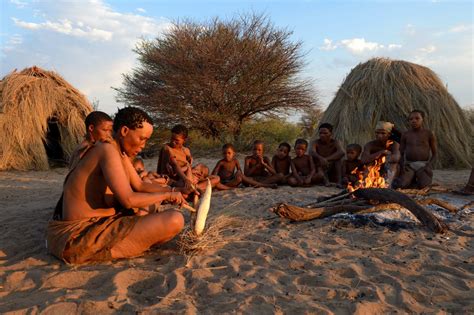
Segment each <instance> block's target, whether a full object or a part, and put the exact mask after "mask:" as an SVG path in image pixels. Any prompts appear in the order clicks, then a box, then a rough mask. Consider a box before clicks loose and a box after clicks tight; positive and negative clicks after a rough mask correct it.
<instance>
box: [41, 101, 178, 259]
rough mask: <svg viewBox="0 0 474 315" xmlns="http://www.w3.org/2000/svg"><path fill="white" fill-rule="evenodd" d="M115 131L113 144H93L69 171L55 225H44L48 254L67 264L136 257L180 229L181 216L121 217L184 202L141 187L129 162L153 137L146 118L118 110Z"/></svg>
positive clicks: (135, 110) (155, 188) (130, 109)
mask: <svg viewBox="0 0 474 315" xmlns="http://www.w3.org/2000/svg"><path fill="white" fill-rule="evenodd" d="M113 130H114V139H113V141H111V142H110V143H105V142H98V143H96V144H94V146H92V147H91V148H90V149H89V150H87V152H85V153H84V154H83V156H82V158H81V160H80V161H79V162H78V163H77V165H76V167H75V168H74V169H73V170H71V171H70V173H69V174H68V176H67V177H66V180H65V182H64V192H63V197H62V198H61V199H62V200H61V202H59V203H58V206H57V209H56V212H55V219H53V220H51V221H50V222H49V223H48V227H47V247H48V251H49V252H50V253H52V254H53V255H55V256H56V257H58V258H60V259H61V260H63V261H65V262H66V263H71V264H81V263H88V262H93V261H102V260H110V259H115V258H126V257H134V256H138V255H140V254H142V253H143V252H144V251H146V250H147V249H149V248H150V247H151V246H152V245H155V244H161V243H165V242H167V241H169V240H170V239H172V238H173V237H174V236H175V235H176V234H178V233H179V232H180V231H181V229H182V228H183V225H184V219H183V215H182V214H181V213H180V212H179V211H175V210H169V211H165V212H161V213H153V214H149V215H145V216H137V215H135V214H134V213H133V211H131V210H128V213H127V211H123V210H124V209H132V208H140V207H146V206H148V205H150V204H155V203H159V202H161V201H164V200H168V201H170V202H173V203H176V204H183V203H185V202H186V201H185V200H184V198H183V196H182V195H181V193H180V192H175V191H171V188H170V187H163V186H160V185H152V184H147V183H144V182H143V181H142V180H141V179H140V177H139V176H138V175H137V173H136V172H135V170H134V169H133V166H132V163H131V161H130V157H132V156H136V155H137V154H138V153H139V152H140V151H141V150H142V149H143V147H144V146H145V143H146V141H147V140H148V139H149V138H150V136H151V134H152V131H153V126H152V120H151V118H150V117H149V116H148V115H147V114H146V113H145V112H143V111H142V110H140V109H138V108H133V107H126V108H123V109H120V110H119V111H118V113H117V114H116V116H115V119H114V124H113ZM108 191H110V192H111V193H108Z"/></svg>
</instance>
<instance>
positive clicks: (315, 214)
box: [270, 203, 368, 221]
mask: <svg viewBox="0 0 474 315" xmlns="http://www.w3.org/2000/svg"><path fill="white" fill-rule="evenodd" d="M367 208H368V207H367V206H354V205H340V206H334V207H321V208H302V207H298V206H292V205H289V204H285V203H281V204H279V205H277V206H276V207H273V208H271V209H270V210H271V211H273V212H274V213H276V214H277V215H279V216H280V217H283V218H287V219H290V220H291V221H308V220H313V219H322V218H326V217H329V216H332V215H335V214H337V213H342V212H348V213H353V212H356V211H360V210H363V209H367Z"/></svg>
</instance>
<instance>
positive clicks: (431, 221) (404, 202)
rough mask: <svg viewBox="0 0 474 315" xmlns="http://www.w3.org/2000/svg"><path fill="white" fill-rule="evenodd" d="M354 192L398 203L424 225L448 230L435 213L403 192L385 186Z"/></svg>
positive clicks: (372, 198) (360, 195)
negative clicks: (384, 187)
mask: <svg viewBox="0 0 474 315" xmlns="http://www.w3.org/2000/svg"><path fill="white" fill-rule="evenodd" d="M353 194H354V196H356V197H357V198H363V199H368V200H378V201H381V202H391V203H397V204H399V205H401V206H403V207H404V208H406V209H407V210H409V211H410V212H411V213H413V214H414V215H415V217H416V218H417V219H418V220H420V222H421V223H422V224H423V225H425V226H426V227H427V228H428V229H430V230H431V231H433V232H436V233H445V232H446V231H447V230H448V227H447V225H446V224H445V223H443V222H442V221H440V220H439V219H438V218H437V217H436V216H435V215H434V214H432V213H431V212H429V211H428V210H427V209H425V208H423V207H422V206H420V205H419V204H417V203H416V201H415V200H413V199H412V198H410V197H409V196H407V195H405V194H403V193H401V192H398V191H395V190H392V189H383V188H361V189H358V190H356V191H354V192H353Z"/></svg>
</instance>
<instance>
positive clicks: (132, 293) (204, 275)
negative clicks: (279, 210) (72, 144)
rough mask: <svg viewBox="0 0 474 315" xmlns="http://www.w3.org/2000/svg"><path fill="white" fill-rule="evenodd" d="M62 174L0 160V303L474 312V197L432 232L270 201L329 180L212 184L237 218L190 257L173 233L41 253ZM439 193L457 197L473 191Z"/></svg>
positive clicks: (453, 184)
mask: <svg viewBox="0 0 474 315" xmlns="http://www.w3.org/2000/svg"><path fill="white" fill-rule="evenodd" d="M201 161H202V162H205V163H208V165H210V166H213V165H214V163H215V161H212V160H201ZM198 162H199V161H198ZM155 163H156V161H153V160H148V161H146V164H147V165H148V166H149V167H151V168H154V164H155ZM65 174H66V169H54V170H51V171H48V172H0V209H1V210H0V211H1V214H2V216H1V218H0V227H1V232H2V233H1V235H0V313H15V314H37V313H44V314H53V313H54V314H70V313H71V314H72V313H85V314H89V313H90V314H108V313H122V312H123V313H135V312H140V313H144V314H148V313H160V314H162V313H165V314H166V313H176V312H179V313H190V314H193V313H211V314H213V313H230V312H237V313H252V314H266V313H290V312H291V313H296V314H300V313H338V314H339V313H354V312H356V313H360V314H366V313H379V314H380V313H385V312H390V313H394V312H401V313H421V312H424V313H473V312H474V293H473V292H474V291H473V288H474V258H473V257H474V242H473V240H474V239H473V237H474V218H473V215H472V213H473V210H474V209H472V208H471V209H467V210H464V211H463V212H462V213H459V214H457V215H455V216H449V215H446V216H445V218H446V221H447V222H448V224H449V226H450V228H451V231H450V232H448V233H447V234H446V235H434V234H433V233H430V232H428V231H427V230H425V229H423V228H422V227H421V226H420V225H419V224H418V223H416V222H415V221H411V222H409V221H408V222H405V223H404V224H401V223H400V224H398V223H396V222H395V223H393V222H392V224H385V225H383V224H378V223H375V221H374V220H361V219H360V218H359V219H356V220H354V219H353V218H351V217H348V216H346V217H344V216H343V217H339V218H337V219H334V218H332V219H325V220H319V221H318V220H315V221H310V222H304V223H290V222H288V221H285V220H281V219H279V218H276V217H275V215H274V214H272V213H270V212H269V211H268V208H269V207H270V206H272V205H274V204H275V203H278V202H280V201H285V202H288V203H294V204H302V203H307V202H311V201H312V200H314V198H316V197H317V196H321V195H329V194H333V193H336V192H337V191H338V190H336V189H333V188H324V187H312V188H300V189H296V188H289V187H281V188H278V189H276V190H272V189H263V188H259V189H251V188H245V189H238V190H233V191H228V192H216V193H214V194H213V199H212V207H211V215H210V216H211V218H210V220H211V221H212V220H213V219H216V218H217V217H220V216H226V215H229V213H233V214H234V215H237V222H239V224H237V225H236V226H234V227H231V228H229V229H227V230H226V231H223V233H222V234H223V236H222V237H221V241H222V242H221V243H220V244H216V245H214V246H213V247H212V248H209V249H207V250H206V251H203V252H200V253H198V254H197V255H195V256H193V257H191V258H190V257H186V256H184V255H182V254H180V253H179V251H178V249H177V245H176V241H175V240H174V241H172V242H170V243H168V244H167V245H165V246H162V247H157V248H153V249H152V250H150V251H149V252H148V253H146V254H145V255H144V256H143V257H139V258H135V259H130V260H119V261H115V262H108V263H101V264H96V265H87V266H75V267H74V266H68V265H65V264H63V263H61V262H60V261H59V260H57V259H56V258H54V257H52V256H50V255H48V254H47V253H46V250H45V241H44V234H45V227H46V223H47V221H48V219H49V218H50V216H51V214H52V211H53V207H54V205H55V203H56V201H57V199H58V197H59V195H60V193H61V185H62V181H63V179H64V176H65ZM468 175H469V170H462V171H450V170H441V171H436V172H435V181H436V182H438V183H439V184H441V185H443V186H446V187H449V188H459V187H461V186H463V184H465V183H466V182H467V178H468ZM438 197H440V198H444V199H446V200H449V201H450V202H453V203H455V204H456V205H462V204H465V203H467V202H468V201H471V200H473V198H469V197H453V195H446V194H445V195H440V196H438ZM438 214H440V215H442V216H443V212H442V211H441V210H440V211H438ZM186 219H187V223H188V222H189V216H188V215H187V214H186Z"/></svg>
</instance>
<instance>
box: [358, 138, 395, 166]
mask: <svg viewBox="0 0 474 315" xmlns="http://www.w3.org/2000/svg"><path fill="white" fill-rule="evenodd" d="M370 146H371V145H370V142H369V143H367V144H366V145H365V146H364V151H363V152H362V157H361V161H362V163H363V164H369V163H372V162H373V161H375V160H376V159H378V158H379V157H381V156H384V155H387V154H388V153H389V152H390V151H388V150H380V151H377V152H375V153H372V154H370V153H369V152H370Z"/></svg>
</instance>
